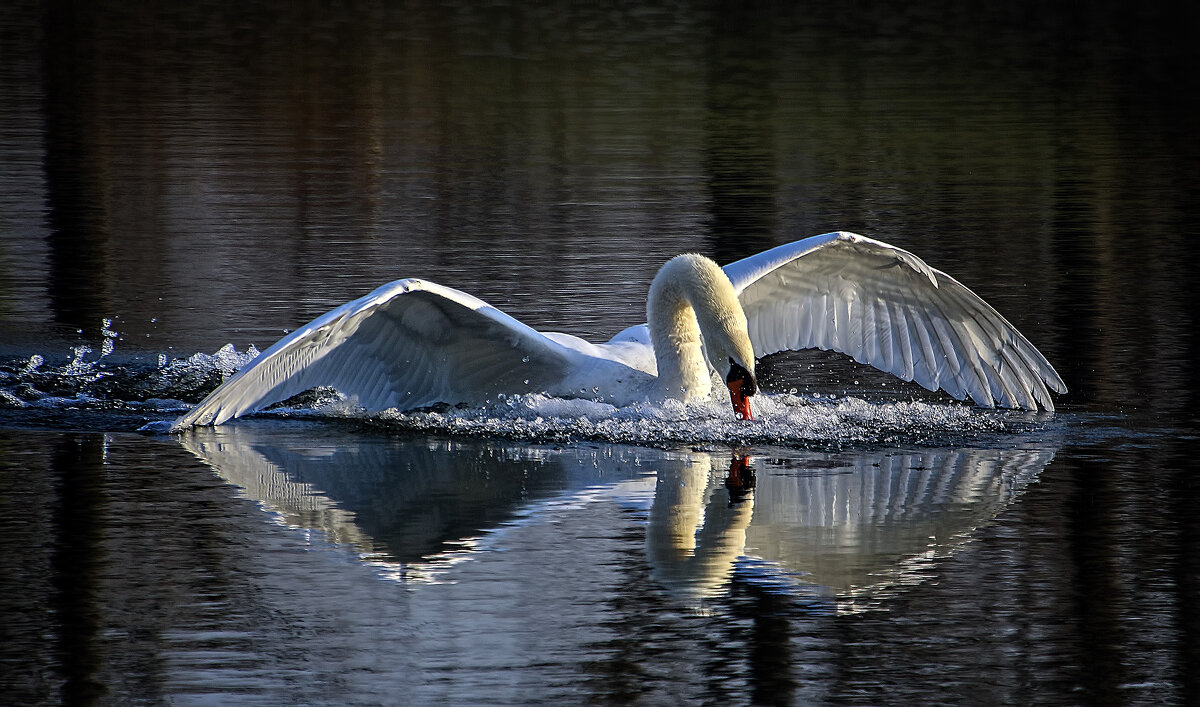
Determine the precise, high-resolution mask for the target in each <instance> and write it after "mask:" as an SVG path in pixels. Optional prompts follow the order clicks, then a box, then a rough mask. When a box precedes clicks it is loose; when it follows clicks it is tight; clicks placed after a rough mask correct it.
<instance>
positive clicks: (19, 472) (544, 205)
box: [0, 2, 1200, 704]
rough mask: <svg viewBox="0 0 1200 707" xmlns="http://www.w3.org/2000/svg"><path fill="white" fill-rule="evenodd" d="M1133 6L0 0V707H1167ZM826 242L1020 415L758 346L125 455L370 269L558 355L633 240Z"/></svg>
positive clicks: (1166, 609)
mask: <svg viewBox="0 0 1200 707" xmlns="http://www.w3.org/2000/svg"><path fill="white" fill-rule="evenodd" d="M1157 12H1158V11H1157V10H1156V9H1155V8H1153V7H1149V6H1145V7H1143V6H1142V5H1135V4H1126V3H1107V4H1099V5H1093V6H1090V7H1089V8H1088V9H1081V10H1078V11H1075V10H1069V9H1055V8H1049V7H1043V6H1041V5H1034V4H1021V3H1018V4H1012V3H1008V4H1004V5H1003V6H1002V7H986V8H982V7H980V8H976V7H971V6H970V5H969V4H968V5H964V6H962V7H961V8H953V9H947V8H941V7H938V8H934V7H931V6H926V5H921V4H917V5H910V6H907V8H906V9H905V10H903V11H895V12H893V11H885V12H874V11H869V10H866V9H864V8H854V9H851V8H841V7H806V8H800V9H797V10H795V11H792V10H787V9H779V8H776V9H773V10H771V11H769V12H767V11H763V12H756V13H748V12H745V11H744V10H743V9H742V8H741V6H738V5H733V4H723V3H714V4H696V5H668V4H659V3H651V4H646V3H638V4H635V5H616V6H593V5H591V4H580V5H579V6H578V7H570V6H556V7H555V8H547V9H540V8H524V7H508V6H505V5H502V4H493V5H487V6H477V5H476V4H473V3H461V4H456V3H440V4H433V3H428V4H427V3H420V2H415V3H405V4H402V5H392V4H373V3H361V4H357V3H354V4H350V5H349V6H345V7H342V8H340V9H337V10H321V9H315V8H296V9H290V10H279V9H275V8H273V7H268V6H266V5H264V4H259V3H254V2H243V3H239V4H238V6H237V7H236V8H231V7H223V6H219V5H216V4H212V3H197V4H194V5H193V6H191V7H187V8H179V7H165V6H164V7H162V8H156V9H146V8H138V9H130V8H125V7H124V6H119V7H118V6H116V5H113V6H112V7H106V3H99V4H90V5H88V6H87V7H72V8H70V9H69V10H68V9H67V8H63V7H60V6H59V5H57V4H53V3H24V4H18V5H17V6H13V7H12V8H7V9H6V10H4V11H3V12H0V95H3V96H4V100H2V101H0V504H3V509H4V512H3V513H2V514H0V526H2V532H0V583H2V585H3V586H2V587H0V596H3V597H4V599H3V604H2V605H3V618H4V620H3V621H2V622H0V625H2V626H3V627H4V628H3V634H2V637H3V640H0V666H2V669H0V685H3V688H4V691H5V695H6V697H5V699H6V700H12V701H13V702H14V703H22V704H39V703H40V704H53V703H63V702H67V703H102V704H113V703H120V704H125V703H136V704H140V703H155V704H156V703H161V702H172V703H182V704H192V703H204V704H210V703H236V704H255V703H258V704H280V703H298V704H323V703H325V704H346V703H351V704H363V703H366V704H371V703H393V702H396V701H398V700H399V701H407V702H411V703H416V704H427V703H451V704H476V703H484V702H486V703H531V702H549V703H575V702H636V703H648V704H661V703H681V702H698V703H716V702H720V703H731V704H749V703H796V704H822V703H827V704H864V703H872V704H878V703H893V704H914V703H921V704H923V703H963V702H968V703H985V704H996V703H1005V704H1080V703H1133V704H1163V703H1174V704H1187V703H1194V702H1196V701H1197V700H1198V699H1200V697H1198V695H1200V684H1198V683H1197V678H1196V677H1195V675H1196V673H1195V670H1194V666H1196V665H1200V621H1198V620H1197V614H1196V611H1195V609H1194V607H1195V606H1196V604H1197V599H1200V573H1198V569H1200V568H1198V567H1197V563H1196V558H1197V557H1200V552H1198V543H1200V525H1198V523H1197V520H1196V514H1195V513H1194V508H1195V507H1196V504H1197V502H1200V484H1198V483H1197V482H1196V480H1195V478H1194V475H1193V473H1192V471H1191V470H1192V468H1193V467H1194V466H1195V461H1194V460H1195V459H1196V456H1197V452H1200V434H1198V428H1200V425H1198V424H1197V423H1198V419H1200V416H1198V415H1197V412H1196V411H1197V409H1198V401H1197V399H1196V398H1197V395H1196V393H1197V391H1198V390H1200V384H1198V383H1197V380H1196V366H1195V361H1196V360H1200V356H1198V351H1200V346H1197V341H1196V336H1197V334H1196V332H1197V331H1198V330H1200V327H1198V326H1197V322H1196V315H1195V312H1196V311H1197V310H1196V308H1195V297H1194V295H1193V294H1192V292H1193V289H1194V287H1193V284H1192V283H1193V280H1194V273H1195V272H1196V270H1197V265H1198V263H1197V255H1196V251H1195V249H1193V248H1191V241H1192V238H1191V234H1192V233H1194V232H1195V230H1196V226H1197V218H1196V215H1197V214H1196V209H1195V207H1194V205H1193V198H1192V195H1193V193H1194V187H1195V185H1196V183H1197V179H1196V178H1197V173H1196V166H1197V164H1200V161H1197V159H1196V158H1197V154H1196V153H1197V143H1196V141H1195V140H1194V137H1193V136H1192V133H1193V131H1194V126H1193V122H1194V116H1195V115H1196V114H1197V111H1196V108H1197V106H1196V99H1195V96H1197V95H1200V93H1198V92H1197V91H1196V85H1195V83H1196V82H1195V77H1194V76H1193V75H1192V74H1191V73H1189V69H1188V68H1187V67H1190V66H1191V65H1193V63H1194V61H1193V60H1194V56H1193V54H1194V50H1193V49H1192V48H1191V47H1192V45H1193V44H1194V43H1193V42H1191V41H1190V39H1189V38H1188V36H1187V34H1186V33H1187V28H1190V27H1192V26H1195V21H1194V20H1195V18H1194V17H1191V18H1189V17H1185V16H1182V15H1172V16H1170V17H1160V16H1158V15H1157V14H1156V13H1157ZM1189 12H1192V13H1193V15H1194V10H1193V11H1189ZM835 229H846V230H852V231H856V232H859V233H863V234H865V235H870V236H873V237H876V238H880V239H883V240H885V241H888V242H891V243H894V244H896V245H900V246H902V247H905V248H908V249H910V250H912V251H914V252H916V253H917V254H919V255H921V256H922V257H924V258H925V259H926V260H927V261H929V262H930V264H932V265H933V266H935V267H938V268H940V269H943V270H945V271H947V272H949V273H950V274H952V275H954V276H955V277H956V278H958V279H959V280H961V281H962V282H964V283H965V284H967V285H968V286H970V287H972V288H973V289H975V291H976V292H978V293H979V294H980V295H982V296H983V297H984V298H985V299H987V300H988V301H989V302H991V303H993V304H994V305H995V306H996V307H997V308H998V309H999V310H1000V311H1001V312H1002V313H1003V314H1004V315H1005V316H1006V317H1007V318H1008V319H1009V320H1010V321H1012V322H1013V323H1014V324H1015V325H1016V326H1017V327H1018V328H1020V329H1021V330H1022V331H1023V332H1024V333H1025V334H1026V335H1027V336H1028V337H1029V338H1030V339H1031V340H1032V341H1033V342H1034V343H1035V344H1036V345H1037V346H1038V347H1039V348H1040V349H1041V350H1042V351H1043V352H1044V353H1045V354H1046V355H1047V357H1048V358H1049V359H1050V360H1051V361H1052V362H1053V363H1054V364H1055V366H1056V367H1057V368H1058V370H1059V372H1060V373H1061V374H1062V375H1063V377H1064V379H1065V380H1066V381H1067V384H1068V386H1069V387H1070V392H1069V393H1068V394H1066V395H1064V396H1060V397H1059V398H1058V399H1057V402H1058V406H1059V412H1058V413H1057V414H1055V415H1044V414H1043V415H1035V414H1028V413H1020V412H1004V411H987V410H980V409H976V408H971V407H967V406H964V405H961V404H958V403H954V402H953V401H950V400H948V399H947V398H945V397H943V396H938V395H934V394H930V393H927V392H925V391H923V390H921V389H919V388H916V387H915V386H911V385H906V384H902V383H900V382H898V381H895V380H894V379H890V378H889V377H887V376H883V375H878V374H875V373H873V372H871V371H869V370H865V369H863V368H862V367H859V366H856V365H854V364H853V363H851V362H847V361H846V360H844V359H843V358H841V357H837V356H832V355H828V354H821V353H807V354H794V355H787V356H782V357H773V358H771V359H768V360H765V361H763V362H761V363H760V375H761V377H762V379H763V381H764V383H765V386H766V388H767V393H766V395H765V396H760V398H759V400H758V401H756V411H757V412H758V414H759V419H757V420H756V421H755V423H754V424H753V425H744V424H740V423H734V422H733V421H731V420H728V419H727V417H726V416H725V414H724V413H725V411H724V409H723V407H717V406H710V405H705V404H697V405H692V406H666V407H659V408H654V407H631V408H612V407H609V406H604V405H601V404H597V403H585V402H579V401H563V400H556V399H552V398H546V397H545V396H538V395H530V396H515V397H512V398H506V399H504V400H495V401H491V402H490V403H489V404H488V405H485V406H482V407H480V408H477V409H465V410H439V411H432V412H429V411H425V412H416V413H407V414H402V415H401V414H384V415H377V416H371V417H363V416H361V415H359V414H357V413H356V412H355V411H354V410H352V409H349V408H348V407H346V406H345V404H344V403H343V402H341V401H339V400H338V399H337V398H336V397H335V396H331V395H327V394H322V395H316V396H310V397H307V398H305V399H302V400H297V401H292V402H291V403H289V404H288V405H287V406H285V407H283V408H280V409H277V410H274V411H271V412H269V413H267V414H264V415H262V416H260V417H259V418H257V419H250V420H243V421H239V422H236V423H233V424H230V425H228V426H224V427H220V428H216V429H201V430H196V431H194V432H191V433H188V434H184V435H179V436H171V435H165V434H160V433H158V434H156V433H139V432H137V430H138V429H139V428H141V427H143V426H144V425H146V424H147V423H151V424H153V423H160V422H162V421H166V420H170V419H172V418H173V417H174V416H175V415H177V414H179V412H181V411H182V410H184V409H186V408H187V407H188V406H189V405H190V404H192V403H194V402H195V401H196V400H198V399H199V398H200V397H202V396H203V394H204V393H205V392H206V391H207V390H209V389H211V388H212V387H213V386H215V385H216V384H217V382H218V381H219V380H220V379H221V378H222V377H224V376H227V375H228V374H229V373H230V372H232V371H233V370H234V369H236V367H237V366H238V365H241V364H242V363H244V362H245V361H247V360H249V358H251V357H252V356H253V355H254V354H255V353H256V352H257V350H261V349H264V348H266V346H268V345H269V344H271V343H272V342H273V341H274V340H275V339H277V338H278V337H279V336H281V335H282V334H283V333H284V332H286V331H289V330H291V329H294V328H295V327H297V326H299V325H300V324H303V323H304V322H305V321H307V320H309V319H311V318H313V317H314V316H316V315H318V314H320V313H322V312H324V311H326V310H327V309H329V308H331V307H333V306H336V305H338V304H341V303H342V302H345V301H347V300H350V299H353V298H355V297H358V296H360V295H362V294H364V293H366V292H368V291H370V290H372V289H374V288H375V287H376V286H377V285H379V284H381V283H383V282H387V281H389V280H393V279H397V278H400V277H407V276H420V277H424V278H428V279H431V280H434V281H437V282H440V283H443V284H446V285H451V286H454V287H458V288H460V289H463V290H466V291H468V292H471V293H472V294H475V295H477V296H479V297H481V298H483V299H485V300H487V301H489V302H491V303H493V304H494V305H496V306H498V307H500V308H502V309H503V310H504V311H506V312H508V313H510V314H512V315H513V316H516V317H518V318H519V319H521V320H523V321H525V322H527V323H529V324H530V325H532V326H535V327H537V328H540V329H549V330H561V331H568V332H571V333H574V334H578V335H581V336H585V337H589V338H592V339H597V340H603V339H607V338H608V337H609V336H611V335H612V334H614V333H615V332H617V331H619V330H621V329H622V328H624V327H625V326H628V325H630V324H634V323H638V322H640V321H642V320H643V319H644V315H643V313H642V312H643V310H644V299H645V294H646V289H647V287H648V283H649V281H650V279H651V277H652V276H653V274H654V272H655V270H656V269H657V268H658V266H659V265H661V263H662V262H663V261H664V260H666V259H667V258H668V257H670V256H671V255H674V254H676V253H679V252H683V251H688V250H693V251H700V252H704V253H707V254H708V255H710V256H712V257H715V258H717V259H718V260H719V261H721V262H728V261H731V260H734V259H736V258H740V257H743V256H746V255H750V254H752V253H755V252H758V251H760V250H762V249H765V248H767V247H770V246H773V245H776V244H779V243H783V242H787V241H790V240H793V239H796V238H800V237H804V236H808V235H813V234H816V233H822V232H826V231H830V230H835Z"/></svg>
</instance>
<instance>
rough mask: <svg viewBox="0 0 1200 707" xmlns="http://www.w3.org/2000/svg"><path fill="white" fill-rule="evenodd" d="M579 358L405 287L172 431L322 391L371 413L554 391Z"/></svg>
mask: <svg viewBox="0 0 1200 707" xmlns="http://www.w3.org/2000/svg"><path fill="white" fill-rule="evenodd" d="M574 356H575V353H574V352H573V351H571V350H569V349H568V348H566V347H564V346H562V345H561V344H559V343H557V342H555V341H553V340H552V339H550V338H548V337H546V336H544V335H542V334H541V333H539V332H537V331H535V330H534V329H531V328H530V327H528V326H526V325H524V324H522V323H521V322H519V321H517V320H516V319H513V318H512V317H510V316H508V315H507V314H504V313H503V312H501V311H499V310H497V309H495V308H494V307H492V306H490V305H488V304H487V303H486V302H484V301H483V300H480V299H477V298H475V297H472V296H471V295H468V294H466V293H464V292H460V291H458V290H455V289H453V288H450V287H443V286H441V285H438V284H436V283H433V282H428V281H425V280H415V279H409V280H397V281H396V282H392V283H389V284H387V285H384V286H383V287H380V288H379V289H377V290H375V291H374V292H372V293H371V294H369V295H367V296H365V297H362V298H360V299H357V300H354V301H353V302H349V303H347V304H344V305H342V306H341V307H338V308H337V309H334V310H333V311H331V312H328V313H326V314H324V315H322V316H320V317H318V318H317V319H314V320H313V321H312V322H310V323H308V324H306V325H305V326H303V327H301V328H299V329H297V330H296V331H294V332H292V333H291V334H289V335H288V336H286V337H284V338H283V339H281V340H279V341H278V342H277V343H276V344H275V345H273V346H272V347H271V348H269V349H267V350H266V351H264V352H263V353H262V354H261V355H259V356H258V357H257V358H255V359H254V360H253V361H251V362H250V363H248V364H247V365H246V366H245V367H243V368H242V369H241V370H240V371H238V372H237V373H236V374H235V375H234V376H232V377H231V378H230V379H229V380H227V381H225V382H224V383H222V384H221V385H220V386H219V387H218V388H217V389H216V390H214V391H213V392H212V393H211V394H209V396H208V397H207V398H205V399H204V400H203V401H201V402H200V404H199V405H197V406H196V407H195V408H194V409H192V410H191V411H190V412H188V413H187V414H185V415H183V416H181V417H180V418H179V419H178V420H176V421H175V423H174V424H173V425H172V427H171V429H172V430H180V429H184V428H187V427H191V426H193V425H219V424H221V423H222V422H225V421H226V420H229V419H230V418H234V417H238V416H239V415H242V414H244V413H247V412H253V411H255V410H261V409H262V408H264V407H266V406H268V405H271V404H273V403H276V402H279V401H281V400H286V399H287V398H289V397H291V396H293V395H296V394H297V393H302V392H304V391H306V390H309V389H311V388H315V387H318V386H329V387H332V388H336V389H337V390H339V391H341V392H342V393H344V394H346V395H347V396H351V397H354V398H357V401H358V404H359V405H362V406H363V407H365V408H367V409H368V410H385V409H387V408H391V407H397V408H400V409H412V408H416V407H422V406H425V405H432V404H434V403H438V402H446V403H459V402H466V403H477V402H482V401H483V400H485V399H487V398H489V397H491V396H493V395H495V394H496V393H497V392H506V393H519V392H528V391H534V390H545V389H547V388H549V387H551V386H553V385H554V384H556V383H558V382H560V381H561V380H562V379H563V377H564V376H565V375H566V373H567V372H568V370H569V368H570V366H571V361H572V359H573V357H574Z"/></svg>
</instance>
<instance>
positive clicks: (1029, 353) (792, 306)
mask: <svg viewBox="0 0 1200 707" xmlns="http://www.w3.org/2000/svg"><path fill="white" fill-rule="evenodd" d="M725 272H726V274H727V275H728V276H729V279H730V281H731V282H733V285H734V289H735V290H736V291H737V292H738V295H739V298H740V299H741V301H742V306H743V308H744V309H745V310H746V316H747V319H748V321H749V322H750V327H749V331H750V338H751V343H752V344H753V345H754V349H755V353H756V354H757V355H759V356H765V355H767V354H771V353H775V352H777V351H784V350H791V349H801V348H821V349H828V350H833V351H839V352H841V353H844V354H847V355H849V356H851V357H853V358H854V359H855V360H856V361H859V362H861V363H867V364H870V365H872V366H875V367H876V368H879V369H880V370H883V371H887V372H889V373H893V374H895V375H897V376H899V377H900V378H903V379H904V380H914V381H916V382H917V383H919V384H921V385H922V386H924V387H926V388H929V389H930V390H937V389H939V388H940V389H943V390H945V391H946V392H947V393H949V394H950V395H952V396H954V397H955V398H958V399H960V400H961V399H964V398H966V397H968V396H969V397H970V398H971V399H973V400H974V401H975V402H976V403H978V404H980V405H983V406H987V407H992V406H994V405H996V404H999V405H1001V406H1005V407H1023V408H1028V409H1033V410H1036V409H1037V408H1038V406H1039V405H1040V406H1041V407H1042V408H1045V409H1047V410H1053V409H1054V402H1053V400H1052V399H1051V397H1050V390H1054V391H1056V392H1060V393H1062V392H1066V386H1065V384H1064V383H1063V381H1062V378H1061V377H1059V375H1058V373H1057V372H1056V371H1055V370H1054V367H1053V366H1051V365H1050V363H1049V362H1048V361H1047V360H1046V358H1045V357H1044V356H1043V355H1042V354H1041V352H1039V351H1038V350H1037V349H1036V348H1035V347H1034V346H1033V344H1031V343H1030V342H1029V340H1028V339H1026V338H1025V337H1024V336H1023V335H1022V334H1021V333H1020V332H1019V331H1017V329H1016V328H1015V327H1013V325H1012V324H1010V323H1009V322H1008V321H1007V320H1006V319H1005V318H1004V317H1003V316H1001V315H1000V313H998V312H997V311H996V310H995V309H993V308H992V307H991V306H990V305H988V304H987V303H986V302H984V301H983V300H982V299H980V297H979V296H978V295H976V294H975V293H974V292H972V291H971V290H969V289H968V288H966V287H965V286H963V285H962V284H961V283H959V282H958V281H957V280H955V279H954V278H952V277H950V276H949V275H947V274H945V273H943V272H941V271H939V270H935V269H934V268H931V267H929V265H927V264H926V263H925V262H924V261H923V260H921V259H920V258H918V257H917V256H915V255H913V254H912V253H909V252H907V251H904V250H901V249H899V248H895V247H893V246H890V245H887V244H886V243H881V242H879V241H876V240H873V239H870V238H865V237H863V236H859V235H856V234H853V233H846V232H837V233H828V234H824V235H821V236H814V237H812V238H807V239H804V240H802V241H797V242H795V243H790V244H787V245H783V246H779V247H778V248H774V249H772V250H768V251H766V252H764V253H760V254H759V255H756V256H753V257H750V258H746V259H744V260H740V261H738V262H736V263H731V264H730V265H727V266H725Z"/></svg>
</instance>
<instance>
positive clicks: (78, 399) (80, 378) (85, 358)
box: [0, 319, 259, 410]
mask: <svg viewBox="0 0 1200 707" xmlns="http://www.w3.org/2000/svg"><path fill="white" fill-rule="evenodd" d="M100 334H101V337H102V338H101V341H100V342H99V347H98V348H99V350H98V351H97V349H96V348H93V347H92V346H90V345H88V344H79V345H76V346H72V347H71V348H70V353H69V354H68V355H67V356H65V357H59V358H58V360H57V361H54V358H55V357H53V356H49V355H43V354H33V355H31V356H29V357H28V358H21V359H14V360H11V361H0V409H25V408H39V409H55V408H57V409H64V410H65V409H70V410H114V409H141V408H148V409H150V410H182V409H185V408H186V407H187V406H188V405H189V404H190V403H191V402H195V401H196V400H199V399H200V398H202V397H203V396H204V395H205V394H207V392H208V391H210V390H212V389H213V388H215V387H216V386H218V385H219V384H220V383H221V381H223V380H224V379H225V378H228V377H229V376H230V375H232V374H233V373H234V372H235V371H236V370H238V369H239V368H240V367H242V366H244V365H246V363H248V362H249V361H251V360H253V359H254V358H255V357H256V356H258V354H259V352H258V349H256V348H254V346H250V347H248V348H247V349H246V351H245V352H239V351H238V350H237V349H235V348H234V347H233V345H232V344H226V345H225V346H224V347H222V348H221V349H220V350H218V351H217V352H216V353H214V354H204V353H196V354H193V355H191V356H189V357H187V358H182V359H171V358H169V357H168V356H166V355H165V354H158V355H157V356H156V357H155V358H154V363H153V364H151V363H149V362H148V361H147V360H145V358H144V357H138V356H133V357H130V358H128V359H126V360H123V361H117V360H116V359H117V356H115V354H116V351H117V341H119V340H120V333H119V332H118V331H116V330H115V328H114V327H113V321H112V320H111V319H103V320H101V325H100ZM52 361H53V362H52Z"/></svg>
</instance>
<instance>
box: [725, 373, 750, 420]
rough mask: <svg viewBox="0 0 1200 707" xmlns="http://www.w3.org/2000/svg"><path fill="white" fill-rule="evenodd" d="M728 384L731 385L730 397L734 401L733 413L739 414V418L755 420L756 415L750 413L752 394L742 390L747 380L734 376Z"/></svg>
mask: <svg viewBox="0 0 1200 707" xmlns="http://www.w3.org/2000/svg"><path fill="white" fill-rule="evenodd" d="M727 385H728V386H729V399H730V400H731V401H732V402H733V414H734V415H737V418H738V419H739V420H753V419H754V415H752V414H751V413H750V396H749V395H746V394H745V393H743V392H742V387H743V386H744V385H745V381H743V380H741V379H740V378H734V379H733V380H731V381H729V383H728V384H727ZM751 390H753V388H751Z"/></svg>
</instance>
